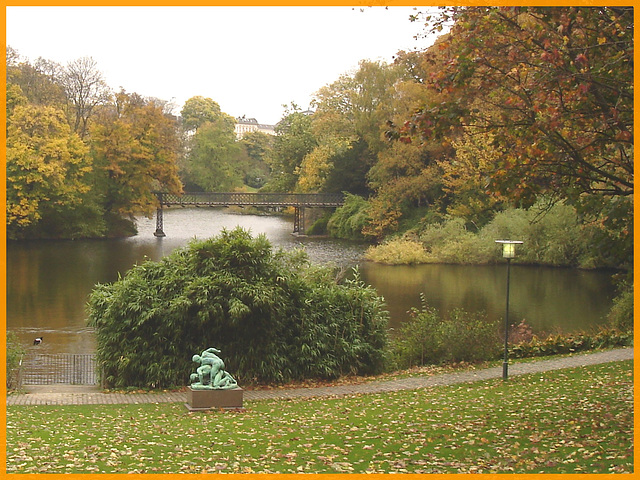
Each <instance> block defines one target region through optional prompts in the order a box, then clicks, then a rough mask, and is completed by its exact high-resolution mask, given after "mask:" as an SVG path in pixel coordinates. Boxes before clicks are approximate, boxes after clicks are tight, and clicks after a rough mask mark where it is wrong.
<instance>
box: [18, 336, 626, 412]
mask: <svg viewBox="0 0 640 480" xmlns="http://www.w3.org/2000/svg"><path fill="white" fill-rule="evenodd" d="M631 359H633V348H620V349H616V350H609V351H606V352H597V353H587V354H576V355H573V356H571V357H566V358H558V359H554V360H540V361H533V362H527V363H516V364H513V365H509V376H510V377H512V376H516V375H524V374H527V373H540V372H546V371H550V370H559V369H562V368H573V367H581V366H586V365H596V364H599V363H607V362H615V361H619V360H631ZM495 378H502V366H499V367H493V368H487V369H481V370H471V371H466V372H459V373H448V374H443V375H432V376H424V377H413V378H404V379H399V380H389V381H377V382H368V383H361V384H356V385H339V386H335V387H316V388H293V389H276V390H245V392H244V400H245V401H249V402H250V401H254V400H263V399H286V398H311V397H328V396H343V395H353V394H366V393H381V392H394V391H399V390H416V389H419V388H426V387H432V386H438V385H453V384H458V383H466V382H475V381H479V380H490V379H495ZM186 399H187V394H186V392H169V393H126V394H125V393H102V392H101V391H100V390H99V389H98V388H97V387H91V386H74V385H48V386H30V387H28V390H27V393H25V394H21V395H8V396H7V405H90V404H124V403H130V404H141V403H185V402H186Z"/></svg>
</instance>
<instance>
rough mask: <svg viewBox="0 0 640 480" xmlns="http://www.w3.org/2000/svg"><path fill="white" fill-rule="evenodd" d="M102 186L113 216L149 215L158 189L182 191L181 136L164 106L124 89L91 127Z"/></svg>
mask: <svg viewBox="0 0 640 480" xmlns="http://www.w3.org/2000/svg"><path fill="white" fill-rule="evenodd" d="M91 147H92V153H93V156H94V158H95V166H96V168H97V169H99V170H100V172H101V177H100V178H99V180H98V182H99V183H98V188H99V190H100V191H101V193H102V196H103V197H104V199H105V200H104V201H105V208H106V210H107V212H109V213H110V214H111V215H112V216H113V218H114V219H117V218H119V217H133V216H134V215H135V214H141V213H142V214H150V213H151V212H152V211H153V209H154V208H155V207H156V197H155V195H154V194H153V192H154V191H156V190H162V191H168V192H174V193H177V192H179V191H181V189H182V184H181V183H180V180H179V178H178V172H177V156H178V153H179V147H180V144H179V136H178V126H177V124H176V121H175V120H174V119H173V118H171V117H170V116H168V115H166V114H165V112H164V111H163V106H162V105H158V104H157V103H156V102H155V101H153V100H148V99H145V98H143V97H141V96H139V95H137V94H127V93H126V92H124V91H121V92H119V93H118V94H117V95H116V97H115V102H114V103H113V104H112V105H110V106H109V107H105V108H103V109H102V110H101V112H100V115H99V116H98V117H97V118H96V121H95V122H94V125H93V126H92V128H91Z"/></svg>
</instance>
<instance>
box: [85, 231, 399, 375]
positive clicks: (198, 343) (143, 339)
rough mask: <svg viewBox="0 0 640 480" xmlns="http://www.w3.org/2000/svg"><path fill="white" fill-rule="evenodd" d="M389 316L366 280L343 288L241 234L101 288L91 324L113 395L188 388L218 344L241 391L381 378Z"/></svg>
mask: <svg viewBox="0 0 640 480" xmlns="http://www.w3.org/2000/svg"><path fill="white" fill-rule="evenodd" d="M383 307H384V304H383V300H382V298H380V297H379V296H378V295H377V293H376V292H375V290H374V289H373V288H371V287H368V286H365V285H364V284H363V283H362V281H361V280H360V278H359V276H358V275H357V274H356V276H355V278H354V279H352V280H351V281H349V282H346V283H345V284H343V285H338V284H336V283H335V280H334V275H333V271H331V270H330V269H328V268H324V267H319V266H315V267H314V266H311V265H310V264H309V262H308V260H307V258H306V256H305V254H304V253H303V252H301V251H294V252H285V251H282V250H277V251H274V250H273V249H272V247H271V244H270V243H269V242H268V240H267V239H266V238H265V237H264V236H263V235H260V236H258V237H256V238H252V237H251V235H250V234H249V233H248V232H246V231H244V230H242V229H240V228H236V229H234V230H232V231H223V232H222V233H221V234H220V235H219V236H217V237H214V238H212V239H209V240H205V241H194V242H191V243H190V244H189V245H188V246H187V247H185V248H183V249H181V250H177V251H175V252H174V253H172V254H171V255H169V256H167V257H164V258H163V259H162V260H161V261H159V262H151V261H149V262H146V263H143V264H142V265H138V266H135V267H134V268H133V269H131V270H130V271H129V272H128V273H127V275H126V276H125V277H124V278H122V279H120V280H119V281H117V282H115V283H113V284H109V285H98V286H96V287H95V289H94V290H93V292H92V293H91V296H90V299H89V322H90V325H92V326H94V327H95V329H96V339H97V356H98V362H99V364H100V366H101V367H102V368H103V371H104V372H105V373H104V375H105V378H104V380H105V382H106V384H107V385H108V386H114V387H127V386H136V387H154V388H159V387H166V386H172V385H184V384H185V383H186V382H187V380H188V378H189V374H190V373H191V371H192V370H193V368H194V364H193V363H192V362H191V356H192V355H193V354H195V353H199V352H201V351H202V350H204V349H205V348H208V347H216V348H219V349H221V350H222V354H221V356H222V358H223V359H224V360H225V363H226V365H227V369H228V370H229V372H230V373H231V374H232V375H234V376H235V377H236V378H237V380H238V381H239V382H240V383H245V384H246V383H250V382H270V383H271V382H285V381H290V380H295V379H304V378H334V377H337V376H340V375H342V374H346V373H355V374H370V373H377V372H380V371H381V370H382V365H383V359H384V356H385V348H386V341H387V338H386V335H387V333H386V324H387V319H388V313H387V312H386V310H384V308H383Z"/></svg>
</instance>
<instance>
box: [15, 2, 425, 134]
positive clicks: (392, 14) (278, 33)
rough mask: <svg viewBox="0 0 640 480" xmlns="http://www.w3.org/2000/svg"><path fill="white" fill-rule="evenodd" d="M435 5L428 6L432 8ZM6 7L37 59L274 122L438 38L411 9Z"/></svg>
mask: <svg viewBox="0 0 640 480" xmlns="http://www.w3.org/2000/svg"><path fill="white" fill-rule="evenodd" d="M425 8H427V7H423V8H422V10H425ZM362 10H363V11H361V8H360V7H356V8H351V7H215V6H214V7H41V6H40V7H7V8H6V43H7V45H9V46H11V47H13V48H14V49H16V50H17V51H18V53H19V54H20V55H22V56H23V57H26V58H28V59H29V60H31V61H34V60H36V59H37V58H38V57H43V58H45V59H47V60H53V61H55V62H58V63H61V64H63V65H64V64H66V63H67V62H69V61H72V60H75V59H78V58H80V57H85V56H86V57H92V58H93V59H94V60H95V61H96V62H97V66H98V69H99V70H100V71H101V72H102V73H103V74H104V77H105V80H106V82H107V84H108V85H109V86H110V87H111V88H113V89H114V90H119V89H120V87H124V89H125V90H126V91H127V92H136V93H138V94H140V95H142V96H147V97H157V98H160V99H163V100H168V101H172V102H174V103H175V104H176V106H177V111H178V112H179V110H180V109H181V108H182V106H183V105H184V102H185V101H186V100H188V99H189V98H191V97H193V96H196V95H200V96H203V97H208V98H211V99H213V100H215V101H216V102H218V103H219V104H220V107H221V108H222V110H223V111H224V112H226V113H228V114H229V115H233V116H234V117H237V116H241V115H246V116H247V117H254V118H256V119H257V120H258V122H260V123H267V124H275V123H276V122H278V121H279V120H280V119H281V118H282V114H283V111H284V109H283V107H282V105H283V104H287V105H288V104H290V103H291V102H292V101H293V102H296V103H297V104H298V105H299V106H300V107H301V108H303V109H306V108H307V107H308V106H309V102H310V100H311V96H312V95H313V93H314V92H316V91H317V90H318V89H319V88H321V87H322V86H324V85H327V84H330V83H332V82H333V81H335V80H337V79H338V77H339V76H340V75H341V74H343V73H350V72H352V71H354V70H355V69H356V68H357V66H358V62H359V61H360V60H364V59H366V60H383V61H387V62H391V61H392V58H393V55H395V54H396V53H397V52H398V51H399V50H414V49H416V48H425V47H427V46H428V45H430V44H431V43H432V42H433V38H432V39H428V40H427V39H425V38H419V39H418V40H416V39H415V38H414V37H415V36H416V35H420V34H423V33H424V32H425V28H424V25H423V24H422V23H420V22H410V21H409V15H411V14H412V13H415V10H414V8H413V7H389V8H388V9H385V8H384V7H371V8H369V7H364V8H363V9H362Z"/></svg>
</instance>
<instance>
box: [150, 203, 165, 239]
mask: <svg viewBox="0 0 640 480" xmlns="http://www.w3.org/2000/svg"><path fill="white" fill-rule="evenodd" d="M163 221H164V219H163V216H162V205H160V207H158V209H157V210H156V231H155V232H153V235H154V236H156V237H166V236H167V235H166V234H165V233H164V225H163Z"/></svg>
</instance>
